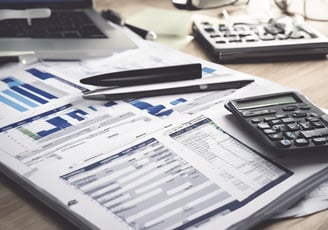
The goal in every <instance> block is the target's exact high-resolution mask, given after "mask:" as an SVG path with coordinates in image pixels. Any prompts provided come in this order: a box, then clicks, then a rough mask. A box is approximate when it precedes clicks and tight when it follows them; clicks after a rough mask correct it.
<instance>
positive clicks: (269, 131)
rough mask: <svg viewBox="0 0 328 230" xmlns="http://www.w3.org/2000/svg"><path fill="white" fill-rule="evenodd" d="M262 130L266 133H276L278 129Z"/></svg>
mask: <svg viewBox="0 0 328 230" xmlns="http://www.w3.org/2000/svg"><path fill="white" fill-rule="evenodd" d="M263 132H264V133H265V134H267V135H268V134H274V133H277V132H278V131H277V130H274V129H264V130H263Z"/></svg>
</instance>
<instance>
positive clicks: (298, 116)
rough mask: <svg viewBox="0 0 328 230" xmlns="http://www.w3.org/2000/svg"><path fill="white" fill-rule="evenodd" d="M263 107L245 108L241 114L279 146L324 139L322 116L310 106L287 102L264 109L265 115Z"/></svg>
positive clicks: (326, 131) (326, 135)
mask: <svg viewBox="0 0 328 230" xmlns="http://www.w3.org/2000/svg"><path fill="white" fill-rule="evenodd" d="M263 111H264V110H254V111H247V113H246V111H245V112H244V113H243V116H244V117H245V118H247V119H248V120H249V122H250V123H251V124H252V125H253V126H255V127H256V128H257V129H259V130H260V131H261V132H262V133H263V134H264V135H265V136H266V137H267V138H268V139H269V140H270V141H272V142H274V143H275V145H277V146H278V147H280V148H291V147H294V148H298V147H304V146H310V145H315V146H319V145H323V144H326V143H328V127H327V125H326V124H325V122H324V121H322V117H320V116H319V115H318V114H316V113H313V112H311V107H310V106H309V105H307V104H299V105H287V106H283V107H282V108H279V109H276V110H275V109H266V110H265V111H270V113H267V114H265V115H263ZM245 113H246V114H245ZM251 114H252V115H253V117H252V116H251Z"/></svg>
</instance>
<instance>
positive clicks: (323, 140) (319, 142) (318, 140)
mask: <svg viewBox="0 0 328 230" xmlns="http://www.w3.org/2000/svg"><path fill="white" fill-rule="evenodd" d="M312 141H313V143H314V144H316V145H322V144H325V143H326V142H327V138H325V137H316V138H313V139H312Z"/></svg>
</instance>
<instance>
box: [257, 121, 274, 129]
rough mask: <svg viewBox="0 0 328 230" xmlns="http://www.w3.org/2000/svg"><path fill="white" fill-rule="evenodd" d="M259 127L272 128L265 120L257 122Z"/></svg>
mask: <svg viewBox="0 0 328 230" xmlns="http://www.w3.org/2000/svg"><path fill="white" fill-rule="evenodd" d="M257 127H258V128H259V129H269V128H271V126H270V125H269V124H268V123H264V122H262V123H259V124H257Z"/></svg>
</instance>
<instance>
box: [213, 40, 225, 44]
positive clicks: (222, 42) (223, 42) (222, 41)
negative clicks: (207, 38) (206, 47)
mask: <svg viewBox="0 0 328 230" xmlns="http://www.w3.org/2000/svg"><path fill="white" fill-rule="evenodd" d="M215 43H217V44H225V43H227V42H226V41H225V40H216V41H215Z"/></svg>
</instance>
